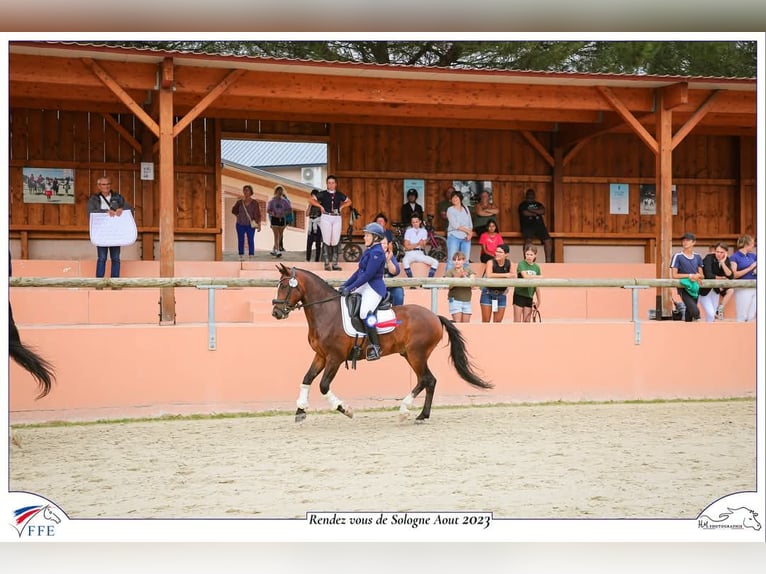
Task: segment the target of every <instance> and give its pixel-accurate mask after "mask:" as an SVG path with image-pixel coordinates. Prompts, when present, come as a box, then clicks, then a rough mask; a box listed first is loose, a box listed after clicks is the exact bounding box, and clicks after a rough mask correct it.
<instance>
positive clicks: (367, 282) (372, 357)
mask: <svg viewBox="0 0 766 574" xmlns="http://www.w3.org/2000/svg"><path fill="white" fill-rule="evenodd" d="M384 238H385V230H384V229H383V227H382V226H381V225H380V224H378V223H374V222H373V223H368V224H367V225H365V227H364V245H365V247H367V249H365V251H364V253H362V256H361V257H360V258H359V264H358V268H357V270H356V271H354V273H353V274H352V275H351V277H349V278H348V279H346V281H345V282H344V283H343V285H341V286H340V288H339V289H338V290H339V291H340V294H341V295H342V296H344V297H347V296H348V295H350V294H351V293H359V294H360V295H361V296H362V303H361V306H360V308H359V317H360V318H361V319H362V320H363V322H364V327H365V331H366V332H367V339H368V340H369V344H368V345H367V360H368V361H376V360H378V359H380V356H381V353H380V339H379V338H378V330H377V327H376V324H375V309H377V308H378V305H379V304H380V302H381V300H382V299H383V296H384V295H385V294H386V284H385V283H384V282H383V273H384V272H385V267H386V254H385V252H384V251H383V246H382V245H381V242H382V241H383V239H384Z"/></svg>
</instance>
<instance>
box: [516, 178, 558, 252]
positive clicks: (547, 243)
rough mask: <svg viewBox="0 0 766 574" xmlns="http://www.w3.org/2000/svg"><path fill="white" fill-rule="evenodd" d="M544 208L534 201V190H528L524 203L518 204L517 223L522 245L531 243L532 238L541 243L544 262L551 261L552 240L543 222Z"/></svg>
mask: <svg viewBox="0 0 766 574" xmlns="http://www.w3.org/2000/svg"><path fill="white" fill-rule="evenodd" d="M543 215H545V206H544V205H543V204H542V203H540V202H539V201H537V199H535V190H534V189H531V188H530V189H528V190H527V193H526V195H525V198H524V201H522V202H521V203H520V204H519V223H520V224H521V236H522V237H523V238H524V245H526V244H527V243H531V242H532V240H533V239H534V238H538V239H539V240H540V241H542V242H543V248H544V249H545V261H546V262H549V263H550V262H552V261H553V240H552V239H551V236H550V234H549V233H548V228H547V227H545V222H544V221H543Z"/></svg>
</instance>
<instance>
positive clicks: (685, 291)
mask: <svg viewBox="0 0 766 574" xmlns="http://www.w3.org/2000/svg"><path fill="white" fill-rule="evenodd" d="M696 242H697V237H696V236H695V235H694V234H693V233H684V234H683V236H682V237H681V245H682V248H683V249H682V251H679V252H678V253H675V254H674V255H673V258H672V259H671V261H670V268H671V269H672V273H673V279H681V280H682V282H683V283H684V285H683V286H681V287H678V289H677V291H678V295H679V296H680V297H681V301H683V304H684V307H685V313H684V321H686V322H690V321H699V320H700V310H699V307H698V306H697V299H698V297H699V282H700V280H702V278H703V272H702V257H701V256H700V254H699V253H697V252H696V251H694V245H695V244H696ZM684 280H686V281H684Z"/></svg>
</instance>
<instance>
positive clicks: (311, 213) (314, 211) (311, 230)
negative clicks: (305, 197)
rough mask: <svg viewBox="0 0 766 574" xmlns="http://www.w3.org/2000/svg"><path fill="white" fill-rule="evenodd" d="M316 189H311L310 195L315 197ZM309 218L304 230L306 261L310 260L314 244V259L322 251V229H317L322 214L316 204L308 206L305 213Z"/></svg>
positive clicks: (317, 259) (317, 258)
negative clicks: (306, 227)
mask: <svg viewBox="0 0 766 574" xmlns="http://www.w3.org/2000/svg"><path fill="white" fill-rule="evenodd" d="M318 193H319V190H318V189H312V190H311V197H312V198H314V199H316V198H317V194H318ZM306 215H307V216H308V218H309V223H308V229H307V230H306V231H307V233H306V261H311V248H312V247H314V246H316V255H315V257H316V258H315V259H314V261H319V256H320V255H321V253H322V230H321V229H319V219H320V217H321V215H322V210H321V209H320V208H319V207H317V206H316V205H311V207H309V210H308V213H307V214H306Z"/></svg>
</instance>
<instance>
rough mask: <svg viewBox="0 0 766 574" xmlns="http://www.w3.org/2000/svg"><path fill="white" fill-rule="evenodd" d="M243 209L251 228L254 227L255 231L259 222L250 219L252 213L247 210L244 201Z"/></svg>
mask: <svg viewBox="0 0 766 574" xmlns="http://www.w3.org/2000/svg"><path fill="white" fill-rule="evenodd" d="M242 208H243V209H244V210H245V214H247V218H248V219H249V220H250V227H252V228H253V229H255V228H256V227H258V222H257V221H256V220H255V219H253V218H252V217H250V212H249V211H248V210H247V206H246V205H245V202H244V201H243V202H242Z"/></svg>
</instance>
